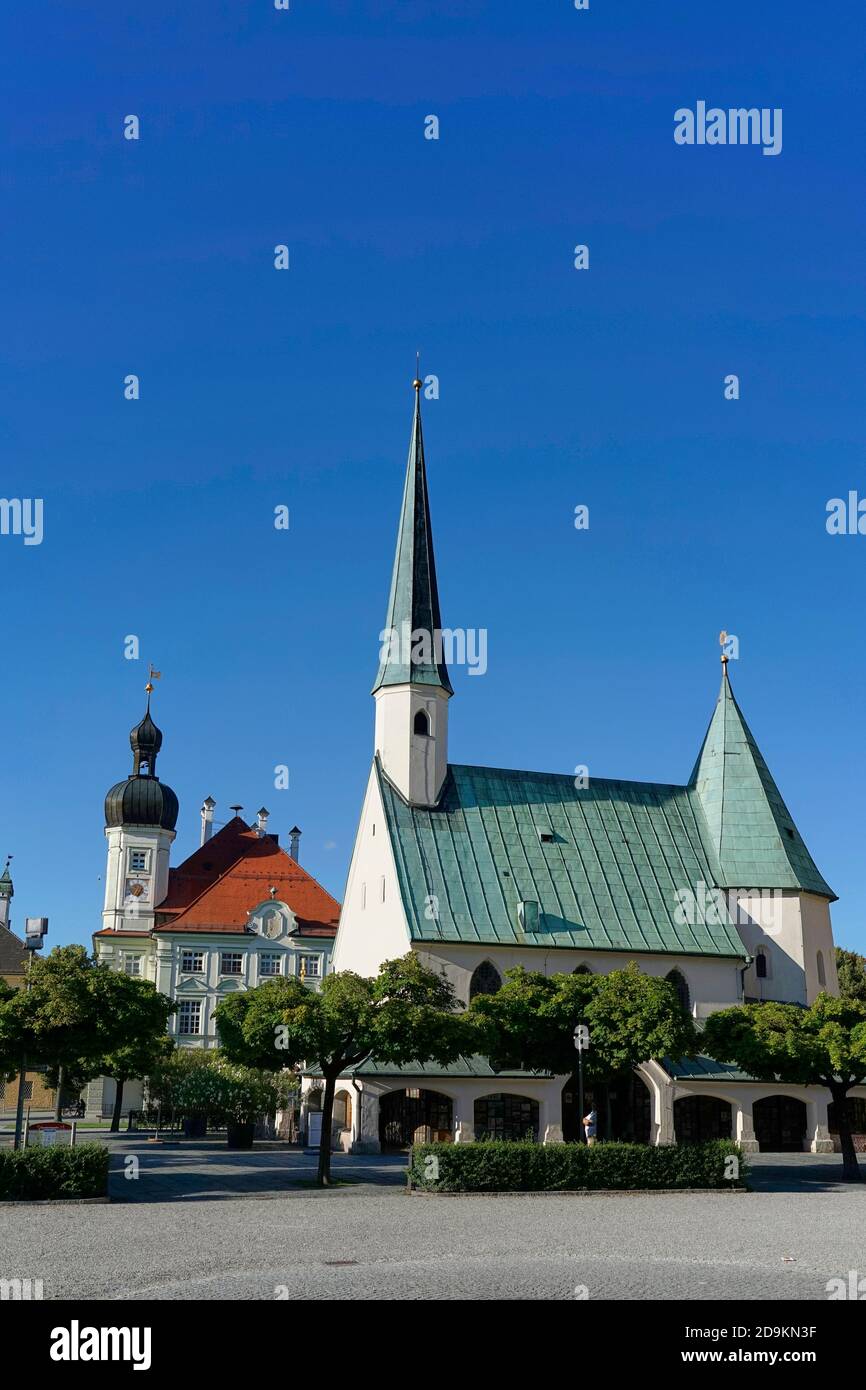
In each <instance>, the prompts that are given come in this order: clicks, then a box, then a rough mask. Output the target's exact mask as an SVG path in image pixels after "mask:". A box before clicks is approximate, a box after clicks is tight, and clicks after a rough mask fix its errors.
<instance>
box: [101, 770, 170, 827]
mask: <svg viewBox="0 0 866 1390" xmlns="http://www.w3.org/2000/svg"><path fill="white" fill-rule="evenodd" d="M179 812H180V805H179V803H178V799H177V797H176V796H175V794H174V792H173V791H172V789H171V787H168V786H166V784H165V783H164V782H160V780H159V778H158V777H127V779H126V781H125V782H118V783H117V785H116V786H114V787H112V788H111V790H110V792H109V793H108V795H107V796H106V798H105V824H106V825H107V826H110V825H158V826H160V827H161V829H163V830H174V828H175V826H176V825H177V818H178V814H179Z"/></svg>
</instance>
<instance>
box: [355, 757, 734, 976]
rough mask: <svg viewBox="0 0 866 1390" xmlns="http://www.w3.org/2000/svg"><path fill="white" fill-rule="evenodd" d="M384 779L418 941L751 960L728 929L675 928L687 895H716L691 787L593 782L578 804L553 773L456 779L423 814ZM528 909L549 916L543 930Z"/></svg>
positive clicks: (451, 775)
mask: <svg viewBox="0 0 866 1390" xmlns="http://www.w3.org/2000/svg"><path fill="white" fill-rule="evenodd" d="M377 771H378V775H379V781H380V786H381V790H382V798H383V802H384V806H385V814H386V819H387V822H388V828H389V833H390V837H391V843H392V845H393V849H394V857H395V861H396V866H397V875H398V879H399V884H400V891H401V894H402V900H403V905H404V908H405V912H406V918H407V921H408V924H409V931H410V935H411V938H412V940H413V941H460V942H466V943H478V942H482V943H490V944H501V945H509V946H514V945H521V946H537V947H542V948H545V949H551V948H553V947H577V948H579V949H583V950H587V951H599V950H601V951H628V952H665V953H668V954H677V953H679V954H690V955H712V956H736V957H739V958H740V959H743V957H744V955H745V951H744V947H743V944H742V942H741V940H740V938H739V936H738V934H737V931H736V928H735V927H734V926H733V925H732V924H731V923H730V922H728V921H726V922H724V923H722V924H719V925H715V924H708V925H704V924H700V923H699V924H696V925H682V924H681V923H679V922H678V921H677V920H676V914H677V907H678V901H677V892H678V891H679V890H685V889H689V890H690V891H691V892H694V891H695V886H696V885H697V884H698V883H706V884H713V883H715V882H717V879H716V865H715V863H714V860H713V856H712V854H711V852H710V851H709V850H708V848H707V841H708V836H707V828H706V822H705V821H704V817H703V812H702V810H701V805H700V801H699V799H698V797H697V795H696V794H695V793H694V792H692V791H690V790H689V789H688V788H687V787H675V786H665V785H657V784H655V783H648V782H614V781H602V780H596V779H592V780H591V782H590V785H589V786H588V787H587V788H586V789H583V790H578V789H576V788H575V786H574V778H572V777H566V776H561V775H558V774H555V773H543V772H511V771H503V770H501V769H498V768H486V767H459V766H458V767H455V766H451V767H450V768H449V770H448V775H447V777H446V780H445V785H444V787H443V791H442V796H441V798H440V801H439V805H438V806H437V807H436V809H435V810H423V809H421V808H418V807H412V806H409V805H407V803H406V802H405V801H404V800H403V798H402V797H401V796H400V793H399V792H398V791H397V790H396V789H395V788H394V787H393V786H392V784H391V783H390V782H389V781H388V779H387V778H386V777H385V775H384V774H383V773H382V771H381V767H380V766H379V764H378V761H377ZM539 832H542V833H543V834H544V835H549V836H552V838H551V839H546V840H542V839H541V836H540V834H539ZM521 900H532V901H535V902H537V903H538V905H539V919H538V922H537V924H536V925H535V927H534V929H533V930H524V927H523V926H521V924H520V921H519V919H518V903H519V902H520V901H521ZM682 915H685V914H682ZM711 915H712V914H711Z"/></svg>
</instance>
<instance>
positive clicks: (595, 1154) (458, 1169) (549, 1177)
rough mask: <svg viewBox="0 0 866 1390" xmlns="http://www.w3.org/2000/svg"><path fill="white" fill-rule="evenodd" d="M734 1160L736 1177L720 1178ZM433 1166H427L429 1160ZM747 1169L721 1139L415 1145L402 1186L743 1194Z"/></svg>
mask: <svg viewBox="0 0 866 1390" xmlns="http://www.w3.org/2000/svg"><path fill="white" fill-rule="evenodd" d="M731 1156H734V1157H735V1158H736V1159H737V1161H738V1173H739V1176H738V1178H736V1179H734V1178H731V1177H726V1176H725V1173H726V1171H728V1172H730V1168H731V1165H730V1164H728V1163H726V1160H727V1159H729V1158H731ZM431 1158H435V1159H436V1160H437V1163H436V1164H435V1165H434V1164H431V1163H430V1162H429V1159H431ZM747 1171H748V1165H747V1163H746V1160H745V1158H744V1156H743V1153H742V1150H741V1149H740V1148H739V1146H738V1145H737V1144H734V1143H732V1142H731V1141H730V1140H727V1139H713V1140H710V1141H709V1142H708V1143H705V1144H659V1145H650V1144H619V1143H607V1144H595V1145H593V1147H592V1148H590V1147H589V1146H588V1145H586V1144H533V1143H530V1142H524V1143H505V1142H502V1141H499V1140H494V1141H481V1142H480V1143H469V1144H416V1145H415V1146H414V1147H413V1149H412V1152H411V1153H410V1155H409V1186H410V1187H412V1188H417V1189H418V1191H421V1192H564V1191H576V1190H587V1189H593V1188H596V1189H597V1188H620V1189H631V1190H635V1189H647V1190H651V1189H652V1188H659V1187H668V1188H674V1187H706V1188H725V1189H728V1188H737V1187H739V1188H742V1187H745V1186H746V1183H745V1178H746V1174H747Z"/></svg>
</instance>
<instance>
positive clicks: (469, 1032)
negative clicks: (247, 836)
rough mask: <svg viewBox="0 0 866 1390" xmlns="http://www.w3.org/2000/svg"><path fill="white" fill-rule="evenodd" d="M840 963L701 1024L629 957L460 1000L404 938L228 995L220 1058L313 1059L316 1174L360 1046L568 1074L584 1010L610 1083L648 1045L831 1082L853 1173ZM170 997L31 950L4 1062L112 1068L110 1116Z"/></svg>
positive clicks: (808, 1081) (861, 1021)
mask: <svg viewBox="0 0 866 1390" xmlns="http://www.w3.org/2000/svg"><path fill="white" fill-rule="evenodd" d="M842 954H843V955H853V953H842ZM858 962H859V966H858V964H857V963H858ZM841 964H843V962H840V965H841ZM844 964H845V966H846V969H845V972H844V974H840V979H842V981H843V989H844V991H845V992H844V995H843V997H842V998H839V999H835V998H831V997H830V996H829V995H826V994H822V995H820V996H819V997H818V999H817V1000H816V1001H815V1003H814V1004H812V1005H811V1006H810V1007H809V1008H802V1007H801V1006H799V1005H795V1004H776V1003H764V1004H749V1005H740V1006H737V1007H735V1008H731V1009H724V1010H722V1011H720V1012H718V1013H715V1014H713V1015H711V1016H710V1018H709V1019H707V1020H706V1023H705V1025H704V1027H703V1030H702V1031H700V1032H699V1031H697V1030H696V1029H695V1026H694V1023H693V1021H692V1019H691V1018H690V1016H689V1015H688V1014H687V1013H686V1012H685V1011H684V1010H683V1008H682V1006H681V1004H680V1002H679V999H678V998H677V994H676V990H675V989H674V987H673V985H672V984H670V983H669V982H668V981H666V980H661V979H658V978H656V977H653V976H648V975H644V974H642V973H641V972H640V970H639V969H638V968H637V966H636V965H635V964H631V965H629V966H628V967H627V968H626V969H624V970H614V971H611V972H610V973H608V974H606V975H588V974H578V975H571V974H567V975H566V974H563V975H552V976H546V975H542V974H540V973H538V972H534V971H527V970H524V969H523V968H517V969H514V970H511V971H509V972H508V973H507V977H506V980H505V983H504V985H503V986H502V988H501V989H500V990H499V991H498V992H497V993H496V994H490V995H478V996H476V998H475V999H473V1000H472V1001H471V1003H470V1005H469V1007H468V1008H465V1007H464V1005H463V1002H462V1001H460V1000H458V999H457V998H456V996H455V993H454V990H453V987H452V985H451V984H450V982H449V981H448V979H447V978H446V977H445V976H444V974H442V973H439V972H437V971H435V970H431V969H429V968H428V967H427V966H425V965H424V964H423V962H422V960H421V959H420V957H419V956H418V955H416V954H414V953H411V952H410V953H409V954H408V955H406V956H404V957H402V958H400V959H399V960H393V961H386V962H385V964H384V965H383V966H382V967H381V969H380V971H379V974H378V975H377V976H376V977H375V978H372V979H367V978H362V977H361V976H359V975H355V974H353V973H352V972H350V971H341V972H339V973H337V974H334V975H328V976H326V977H325V979H324V980H323V981H322V984H321V988H320V990H318V991H313V990H311V989H310V988H309V987H308V986H306V985H305V984H304V983H303V982H302V981H301V980H298V979H296V978H285V977H278V978H276V979H273V980H269V981H266V982H265V983H264V984H261V985H259V986H258V988H257V989H253V990H248V991H244V992H238V993H236V994H232V995H229V996H228V998H226V999H225V1000H223V1001H222V1003H220V1005H219V1006H218V1008H217V1010H216V1020H217V1026H218V1030H219V1039H220V1048H221V1053H222V1057H223V1059H224V1060H225V1061H226V1062H228V1063H233V1064H236V1065H240V1066H244V1067H247V1068H254V1069H257V1070H259V1071H262V1072H266V1073H275V1072H279V1071H281V1070H283V1069H289V1070H292V1071H295V1070H297V1069H299V1068H300V1067H302V1066H304V1067H315V1068H317V1069H318V1070H319V1071H320V1072H321V1075H322V1080H323V1082H324V1095H323V1103H322V1134H323V1143H322V1146H321V1149H320V1152H319V1171H318V1181H319V1183H320V1185H323V1186H326V1185H328V1183H329V1181H330V1149H329V1143H328V1138H327V1137H328V1136H329V1135H330V1133H331V1123H332V1117H333V1107H334V1096H335V1091H336V1083H337V1080H338V1078H339V1077H340V1076H341V1075H344V1074H345V1073H346V1072H349V1071H352V1070H353V1069H354V1068H356V1067H358V1066H360V1064H361V1063H362V1062H364V1061H365V1060H366V1059H367V1058H369V1057H375V1058H376V1060H377V1061H379V1062H383V1063H388V1064H392V1065H395V1066H402V1065H405V1064H408V1063H413V1062H417V1063H420V1064H423V1063H429V1062H433V1063H435V1064H436V1065H438V1066H443V1067H444V1066H448V1065H449V1064H451V1063H453V1062H455V1061H456V1060H457V1059H458V1058H460V1057H471V1056H475V1055H480V1056H482V1057H487V1058H489V1059H490V1060H491V1061H492V1062H493V1065H494V1066H495V1067H497V1068H498V1069H500V1070H503V1069H512V1068H519V1069H521V1070H527V1071H549V1072H553V1073H555V1074H570V1073H571V1072H572V1070H573V1068H574V1063H575V1053H574V1045H573V1032H574V1028H575V1026H576V1024H578V1023H583V1024H586V1025H587V1026H588V1027H589V1029H590V1034H591V1039H592V1045H591V1048H590V1051H589V1053H588V1054H587V1058H586V1075H587V1080H588V1081H589V1082H590V1083H596V1084H598V1083H602V1084H603V1083H610V1082H611V1081H612V1080H614V1079H615V1078H617V1077H620V1076H622V1075H623V1074H624V1073H627V1072H630V1071H631V1070H632V1069H633V1068H634V1067H636V1066H638V1065H639V1064H640V1063H642V1062H646V1061H649V1060H650V1059H651V1058H654V1057H655V1058H661V1057H673V1058H680V1057H689V1056H694V1055H695V1054H696V1053H697V1052H703V1053H706V1054H708V1055H710V1056H712V1057H715V1058H716V1059H718V1060H719V1061H722V1062H732V1063H734V1064H736V1065H737V1066H739V1067H740V1068H742V1070H744V1071H746V1072H748V1073H749V1075H751V1076H754V1077H756V1078H758V1079H760V1080H764V1081H770V1082H781V1083H792V1084H797V1085H819V1086H824V1087H826V1088H827V1090H828V1091H829V1092H830V1094H831V1095H832V1097H833V1100H834V1101H835V1102H836V1113H837V1117H838V1123H839V1135H840V1141H841V1147H842V1156H843V1168H844V1175H845V1177H846V1178H848V1179H850V1180H856V1179H858V1178H859V1176H860V1174H859V1170H858V1165H857V1157H856V1153H855V1150H854V1143H853V1138H852V1135H851V1128H850V1124H849V1120H848V1113H847V1106H846V1103H845V1102H846V1098H847V1096H848V1094H849V1092H850V1090H851V1088H852V1087H854V1086H860V1085H863V1084H864V1083H866V971H864V970H863V969H862V966H863V961H862V958H860V957H854V959H853V961H851V962H844ZM861 984H862V986H863V989H862V993H861ZM174 1007H175V1006H174V1004H173V1003H172V1002H171V1001H170V1000H169V999H167V998H166V997H165V996H164V995H161V994H159V993H158V992H157V991H156V989H155V988H154V986H153V985H152V984H151V983H149V982H148V981H145V980H140V979H135V978H132V977H130V976H127V975H125V974H123V973H121V972H118V971H115V970H112V969H110V968H109V967H108V966H107V965H104V964H100V963H98V962H97V961H95V960H94V959H93V958H92V957H90V956H88V954H87V952H86V951H85V950H84V948H83V947H81V946H64V947H58V948H55V950H54V951H52V952H51V954H50V955H49V956H47V957H45V958H44V959H42V958H37V959H36V960H34V961H33V964H32V968H31V974H30V987H29V989H28V990H26V991H24V990H19V991H13V990H11V989H9V988H8V987H7V986H5V985H3V984H2V982H0V1075H3V1076H5V1077H7V1078H10V1077H11V1076H13V1075H14V1074H15V1072H16V1071H17V1069H18V1067H19V1065H20V1060H21V1057H22V1055H26V1057H27V1060H28V1065H30V1066H34V1065H37V1066H44V1067H46V1068H47V1070H48V1074H49V1078H50V1080H51V1081H52V1083H53V1084H55V1085H57V1084H58V1083H59V1080H60V1076H61V1072H62V1074H63V1076H64V1077H65V1079H66V1081H67V1084H68V1085H69V1086H70V1087H75V1088H76V1089H80V1088H81V1086H83V1085H84V1083H85V1082H86V1081H87V1080H89V1079H90V1078H91V1077H93V1076H98V1075H105V1076H110V1077H113V1078H114V1080H115V1082H116V1085H117V1090H116V1097H115V1106H114V1115H113V1117H112V1129H117V1128H118V1126H119V1122H120V1113H121V1107H122V1103H123V1087H124V1083H125V1081H126V1080H128V1079H129V1078H132V1077H153V1076H157V1075H159V1074H164V1073H165V1068H166V1062H167V1061H168V1059H169V1058H170V1056H171V1054H172V1052H173V1051H174V1044H173V1043H172V1041H171V1039H170V1038H169V1037H168V1036H167V1034H166V1026H167V1022H168V1019H169V1016H170V1015H171V1013H172V1011H173V1010H174ZM217 1080H219V1078H217ZM237 1080H238V1079H237V1077H236V1078H235V1081H236V1082H237ZM223 1089H225V1088H223Z"/></svg>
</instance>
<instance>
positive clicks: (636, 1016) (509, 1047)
mask: <svg viewBox="0 0 866 1390" xmlns="http://www.w3.org/2000/svg"><path fill="white" fill-rule="evenodd" d="M469 1016H470V1019H471V1020H473V1021H474V1022H475V1024H476V1026H477V1029H478V1033H477V1040H476V1048H475V1050H476V1051H478V1052H480V1053H482V1054H483V1055H485V1056H487V1057H490V1058H491V1060H493V1061H494V1063H495V1065H496V1066H497V1067H498V1068H500V1069H505V1068H508V1067H518V1068H520V1069H521V1070H524V1071H542V1070H543V1071H552V1072H555V1073H559V1074H562V1073H566V1074H568V1075H570V1074H571V1073H572V1072H573V1071H574V1068H575V1062H576V1052H575V1047H574V1029H575V1026H576V1025H577V1024H578V1023H583V1024H586V1026H587V1027H588V1028H589V1036H590V1046H589V1051H588V1052H587V1053H586V1054H585V1059H584V1071H585V1075H586V1079H587V1081H589V1082H596V1083H601V1084H602V1085H604V1086H609V1085H610V1083H611V1082H612V1081H613V1080H614V1079H615V1078H617V1077H620V1076H623V1075H624V1074H629V1075H630V1074H631V1072H632V1071H633V1070H634V1068H635V1067H636V1066H638V1065H639V1064H640V1063H641V1062H648V1061H649V1060H650V1058H652V1057H665V1056H669V1057H687V1056H690V1055H692V1054H693V1053H694V1051H695V1050H696V1047H697V1039H696V1034H695V1030H694V1027H693V1025H692V1021H691V1019H690V1018H689V1016H688V1015H687V1014H686V1012H685V1011H684V1009H683V1008H682V1006H681V1004H680V1002H679V999H678V998H677V992H676V990H675V989H674V987H673V985H672V984H670V983H668V981H667V980H661V979H658V978H657V977H656V976H654V975H645V974H643V973H642V972H641V971H640V970H639V969H638V966H637V965H636V963H635V962H634V961H631V962H630V963H629V964H628V965H627V966H626V967H625V969H623V970H612V971H610V973H609V974H606V975H589V974H580V975H542V974H540V973H539V972H537V971H528V970H524V968H523V967H522V966H517V967H515V969H513V970H509V971H507V972H506V978H505V983H504V984H503V986H502V988H501V989H500V990H499V991H498V992H497V993H496V994H479V995H476V996H475V998H474V999H473V1000H472V1003H471V1005H470V1011H469ZM608 1128H609V1123H608Z"/></svg>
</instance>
